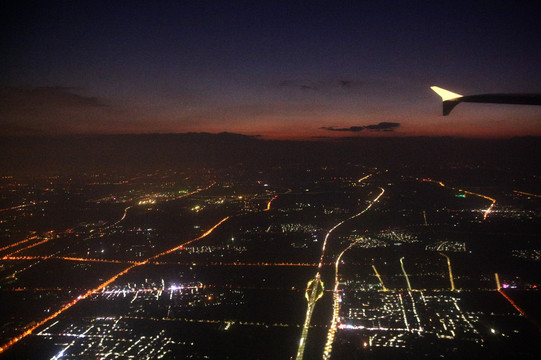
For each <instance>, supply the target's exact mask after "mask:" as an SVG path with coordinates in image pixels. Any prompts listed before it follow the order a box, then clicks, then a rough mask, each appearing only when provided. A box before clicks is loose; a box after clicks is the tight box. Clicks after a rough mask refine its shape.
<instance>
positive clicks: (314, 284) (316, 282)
mask: <svg viewBox="0 0 541 360" xmlns="http://www.w3.org/2000/svg"><path fill="white" fill-rule="evenodd" d="M368 177H369V175H368V176H365V177H364V178H362V179H360V180H359V182H361V181H362V180H364V179H366V178H368ZM380 190H381V192H380V193H379V194H378V196H376V198H375V199H374V200H372V201H371V202H370V204H368V206H367V207H366V208H365V209H363V210H362V211H361V212H358V213H356V214H355V215H353V216H350V217H348V218H347V219H345V220H342V221H340V222H339V223H337V224H336V225H334V226H333V227H332V228H331V229H330V230H329V231H328V232H327V234H326V235H325V239H324V241H323V246H322V248H321V257H320V260H319V263H318V267H317V268H318V270H317V273H316V275H315V277H314V278H313V279H312V280H310V281H309V282H308V286H307V288H306V299H307V300H308V305H307V310H306V317H305V321H304V325H303V330H302V333H301V337H300V340H299V347H298V350H297V356H296V360H301V359H302V358H303V356H304V348H305V346H306V339H307V337H308V329H309V327H310V320H311V318H312V313H313V311H314V307H315V303H316V301H317V300H319V299H320V298H321V296H323V289H324V284H323V281H321V275H320V270H321V268H322V266H323V260H324V258H325V250H326V247H327V241H328V240H329V237H330V236H331V234H332V233H333V231H334V230H336V229H337V228H339V227H340V226H342V225H343V224H344V223H346V222H347V221H349V220H352V219H355V218H357V217H359V216H361V215H362V214H364V213H365V212H366V211H368V210H369V209H370V208H371V207H372V205H374V204H375V203H376V202H377V201H378V200H379V199H380V197H381V196H382V195H383V194H384V193H385V190H384V189H383V188H380ZM350 246H351V245H350ZM348 248H349V247H348ZM344 251H345V250H344ZM336 276H337V274H336ZM337 286H338V285H337V283H336V284H335V288H337ZM317 289H321V290H320V291H317ZM336 303H337V305H335V310H334V311H339V303H338V302H336ZM336 307H338V310H336ZM334 311H333V314H334ZM334 319H335V318H334V315H333V321H334ZM331 328H332V329H334V331H336V324H332V325H331ZM332 337H333V339H334V332H333V335H332ZM326 347H327V346H326ZM328 347H332V342H331V345H329V346H328ZM329 355H330V351H329Z"/></svg>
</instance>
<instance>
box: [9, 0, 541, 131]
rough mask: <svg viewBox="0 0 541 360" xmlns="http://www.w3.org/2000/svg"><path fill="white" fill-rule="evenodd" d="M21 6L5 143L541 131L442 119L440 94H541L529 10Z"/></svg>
mask: <svg viewBox="0 0 541 360" xmlns="http://www.w3.org/2000/svg"><path fill="white" fill-rule="evenodd" d="M15 4H17V5H15ZM10 5H11V6H8V5H7V4H3V5H2V7H3V8H2V11H1V13H2V25H1V27H2V44H3V45H2V49H3V50H2V52H1V55H0V69H1V70H0V134H3V135H27V134H28V135H34V134H112V133H114V134H118V133H175V132H190V131H196V132H200V131H205V132H222V131H228V132H236V133H242V134H247V135H262V136H263V137H264V138H271V139H272V138H313V137H326V136H332V137H335V136H352V135H353V136H391V135H395V136H419V135H437V136H439V135H451V136H466V137H487V136H488V137H502V136H503V137H507V136H521V135H536V136H541V107H540V106H518V105H495V104H466V103H465V104H461V105H459V106H457V108H456V109H455V110H453V112H452V113H451V114H450V115H449V116H447V117H443V116H442V114H441V113H442V110H441V100H440V98H439V97H438V96H437V95H436V94H435V93H433V92H432V91H431V90H430V88H429V87H430V86H431V85H437V86H440V87H443V88H445V89H448V90H451V91H453V92H457V93H460V94H464V95H469V94H483V93H541V31H540V30H541V25H540V24H541V13H540V12H539V11H538V8H537V7H536V2H533V1H467V2H460V1H458V2H457V1H451V2H444V1H357V2H354V1H288V2H280V1H273V2H265V1H253V2H233V1H222V2H218V1H213V2H211V1H190V0H186V1H173V0H157V1H105V2H101V1H88V2H85V1H63V2H58V1H47V2H36V1H34V2H26V1H21V2H12V4H10ZM351 130H355V131H351Z"/></svg>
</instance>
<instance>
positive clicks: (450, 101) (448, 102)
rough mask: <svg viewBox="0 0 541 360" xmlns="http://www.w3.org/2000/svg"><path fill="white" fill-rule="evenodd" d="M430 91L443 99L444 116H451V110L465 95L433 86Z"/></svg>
mask: <svg viewBox="0 0 541 360" xmlns="http://www.w3.org/2000/svg"><path fill="white" fill-rule="evenodd" d="M430 89H432V91H434V92H435V93H436V94H438V95H439V96H440V97H441V100H442V101H443V116H446V115H449V113H450V112H451V110H453V108H454V107H455V106H457V105H458V103H459V102H460V101H461V98H462V97H463V95H460V94H457V93H454V92H452V91H449V90H445V89H442V88H440V87H438V86H431V87H430Z"/></svg>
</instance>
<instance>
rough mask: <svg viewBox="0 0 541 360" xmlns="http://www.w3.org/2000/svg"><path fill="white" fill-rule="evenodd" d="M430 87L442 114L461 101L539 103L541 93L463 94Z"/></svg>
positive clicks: (446, 113)
mask: <svg viewBox="0 0 541 360" xmlns="http://www.w3.org/2000/svg"><path fill="white" fill-rule="evenodd" d="M430 88H431V89H432V90H433V91H434V92H435V93H436V94H438V95H439V96H440V97H441V99H442V101H443V116H446V115H449V113H450V112H451V110H453V108H454V107H455V106H457V105H458V104H459V103H461V102H474V103H492V104H518V105H541V94H481V95H467V96H464V95H460V94H456V93H454V92H451V91H449V90H445V89H442V88H440V87H437V86H431V87H430Z"/></svg>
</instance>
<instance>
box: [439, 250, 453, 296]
mask: <svg viewBox="0 0 541 360" xmlns="http://www.w3.org/2000/svg"><path fill="white" fill-rule="evenodd" d="M440 255H441V256H443V257H445V258H446V259H447V267H448V268H449V281H450V282H451V291H455V280H454V279H453V269H452V268H451V259H450V258H449V256H447V255H445V254H444V253H440Z"/></svg>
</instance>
